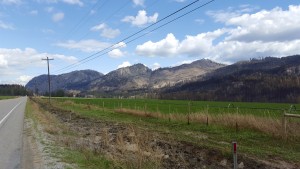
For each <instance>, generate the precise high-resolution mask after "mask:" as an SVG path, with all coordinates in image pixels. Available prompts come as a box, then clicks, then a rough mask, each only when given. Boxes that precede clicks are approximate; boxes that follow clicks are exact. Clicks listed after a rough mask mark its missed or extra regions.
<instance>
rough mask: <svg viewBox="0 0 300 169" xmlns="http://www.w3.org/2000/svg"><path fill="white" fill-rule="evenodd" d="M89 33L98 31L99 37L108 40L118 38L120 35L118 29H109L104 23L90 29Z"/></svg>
mask: <svg viewBox="0 0 300 169" xmlns="http://www.w3.org/2000/svg"><path fill="white" fill-rule="evenodd" d="M91 31H100V36H102V37H105V38H109V39H113V38H115V37H117V36H119V35H120V33H121V32H120V30H119V29H111V28H110V27H108V26H107V25H106V24H105V23H102V24H99V25H96V26H94V27H92V28H91Z"/></svg>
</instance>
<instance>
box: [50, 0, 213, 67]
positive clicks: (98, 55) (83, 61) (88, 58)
mask: <svg viewBox="0 0 300 169" xmlns="http://www.w3.org/2000/svg"><path fill="white" fill-rule="evenodd" d="M198 1H200V0H195V1H193V2H191V3H189V4H188V5H186V6H184V7H182V8H180V9H178V10H176V11H175V12H173V13H171V14H169V15H167V16H165V17H164V18H162V19H160V20H158V21H157V22H155V23H152V24H151V25H149V26H147V27H145V28H143V29H141V30H139V31H137V32H135V33H133V34H132V35H130V36H127V37H126V38H124V39H122V40H120V41H118V42H117V43H115V44H113V45H111V46H109V47H106V48H104V49H102V50H100V51H98V52H96V53H94V54H92V55H90V56H88V57H85V58H84V59H81V60H80V61H78V62H77V63H74V64H71V65H69V66H66V67H64V68H61V69H59V70H57V71H55V73H57V72H62V71H63V70H69V69H72V68H74V67H77V66H79V65H82V64H84V63H87V62H89V61H91V60H93V59H95V58H98V57H100V56H103V55H105V54H107V53H109V52H111V51H112V50H114V49H115V48H114V47H115V46H116V45H118V44H120V43H122V42H125V44H129V43H131V42H133V41H135V40H137V39H139V38H141V37H143V36H145V35H147V34H149V33H152V32H154V31H155V30H157V29H160V28H162V27H164V26H166V25H168V24H170V23H172V22H174V21H176V20H178V19H180V18H182V17H184V16H186V15H188V14H190V13H192V12H194V11H196V10H198V9H200V8H202V7H204V6H206V5H208V4H210V3H212V2H214V1H215V0H210V1H208V2H206V3H204V4H202V5H200V6H198V7H196V8H194V9H192V10H190V11H188V12H186V13H184V14H182V15H180V16H178V17H176V18H174V19H172V20H171V21H168V22H166V23H164V24H162V25H160V26H158V27H156V28H154V29H152V30H150V31H149V32H146V33H144V34H142V35H139V36H138V37H136V38H134V39H131V40H129V39H130V38H132V37H134V36H136V35H138V34H140V33H141V32H143V31H145V30H147V29H149V28H150V27H153V26H154V25H157V24H158V23H161V22H162V21H164V20H166V19H167V18H169V17H171V16H173V15H175V14H177V13H179V12H180V11H182V10H184V9H186V8H188V7H190V6H192V5H194V4H195V3H197V2H198ZM127 40H129V41H127ZM126 41H127V42H126ZM119 47H122V46H119ZM109 49H110V50H109ZM107 50H108V51H107ZM105 51H106V52H105ZM102 52H104V53H102Z"/></svg>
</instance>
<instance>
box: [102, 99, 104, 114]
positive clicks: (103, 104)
mask: <svg viewBox="0 0 300 169" xmlns="http://www.w3.org/2000/svg"><path fill="white" fill-rule="evenodd" d="M102 111H103V112H104V101H103V102H102Z"/></svg>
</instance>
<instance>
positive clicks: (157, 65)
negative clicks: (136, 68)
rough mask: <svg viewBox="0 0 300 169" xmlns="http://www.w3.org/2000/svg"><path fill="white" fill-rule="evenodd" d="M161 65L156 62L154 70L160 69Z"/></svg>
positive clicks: (153, 66)
mask: <svg viewBox="0 0 300 169" xmlns="http://www.w3.org/2000/svg"><path fill="white" fill-rule="evenodd" d="M160 67H161V66H160V64H159V63H154V64H153V65H152V70H156V69H159V68H160Z"/></svg>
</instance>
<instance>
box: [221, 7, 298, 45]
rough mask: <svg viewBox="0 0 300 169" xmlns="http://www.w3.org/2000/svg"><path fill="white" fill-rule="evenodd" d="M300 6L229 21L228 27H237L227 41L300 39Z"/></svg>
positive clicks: (246, 15)
mask: <svg viewBox="0 0 300 169" xmlns="http://www.w3.org/2000/svg"><path fill="white" fill-rule="evenodd" d="M299 16H300V6H292V5H291V6H289V9H288V10H286V11H284V10H282V9H281V8H274V9H272V10H270V11H266V10H263V11H260V12H257V13H255V14H243V15H241V16H238V17H233V18H230V19H229V20H227V21H226V22H225V23H226V24H227V25H231V26H236V27H237V28H235V29H233V30H232V31H231V32H230V36H229V37H227V40H238V41H246V42H251V41H265V42H270V41H286V40H296V39H299V38H300V17H299Z"/></svg>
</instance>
